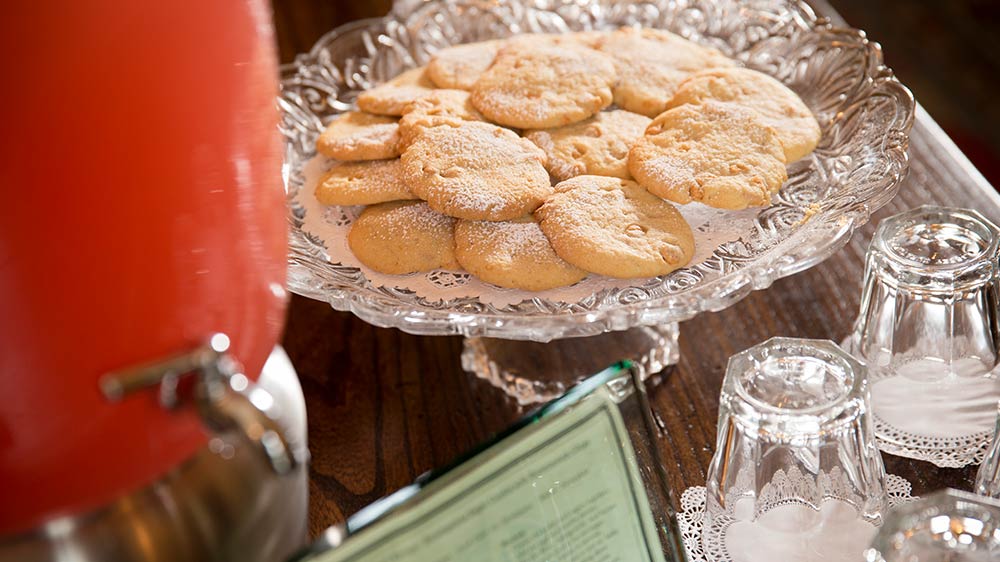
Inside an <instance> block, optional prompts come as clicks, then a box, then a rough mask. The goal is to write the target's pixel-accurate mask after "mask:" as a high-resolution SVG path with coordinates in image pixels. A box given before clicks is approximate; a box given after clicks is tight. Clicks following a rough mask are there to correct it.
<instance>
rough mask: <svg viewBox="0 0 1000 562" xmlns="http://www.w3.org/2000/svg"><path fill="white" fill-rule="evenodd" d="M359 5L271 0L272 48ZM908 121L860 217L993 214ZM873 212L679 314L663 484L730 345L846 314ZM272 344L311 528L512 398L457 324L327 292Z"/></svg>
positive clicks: (297, 45) (946, 478)
mask: <svg viewBox="0 0 1000 562" xmlns="http://www.w3.org/2000/svg"><path fill="white" fill-rule="evenodd" d="M387 9H388V2H385V1H380V2H375V3H371V4H359V3H354V4H352V3H348V2H319V1H315V2H312V1H307V0H275V21H276V27H277V30H278V39H279V45H280V48H281V56H282V60H284V61H289V60H291V59H292V58H294V54H295V53H297V52H302V51H306V50H308V49H309V47H310V46H311V45H312V43H313V42H314V41H315V40H316V39H317V38H318V37H319V36H320V35H322V34H323V33H325V32H326V31H328V30H330V29H332V28H333V27H335V26H336V25H338V24H340V23H343V22H344V21H347V20H351V19H357V18H361V17H369V16H376V15H379V14H381V13H384V12H385V11H386V10H387ZM938 134H940V133H939V132H938V131H936V130H935V126H934V125H933V124H929V123H927V122H926V121H921V122H918V124H917V126H916V127H915V129H914V133H913V137H912V139H911V150H910V154H911V161H912V164H911V170H910V174H909V176H908V178H907V179H906V180H905V181H904V183H903V186H902V188H901V190H900V194H899V196H897V197H896V199H895V200H894V201H893V202H892V203H891V204H890V205H889V206H888V207H887V208H886V209H883V210H882V211H880V212H878V213H876V214H875V216H874V217H873V222H877V221H878V220H879V219H881V218H884V217H885V216H888V215H890V214H893V213H896V212H899V211H901V210H904V209H908V208H911V207H914V206H918V205H921V204H927V203H937V204H951V205H961V206H967V207H973V208H977V209H979V210H981V211H982V212H983V213H984V214H986V215H987V216H988V217H989V218H991V219H993V220H1000V206H998V203H997V201H998V199H997V198H996V196H995V193H993V192H992V190H991V189H990V188H989V186H988V185H987V184H985V182H984V181H983V180H982V178H981V177H978V176H977V175H976V174H975V173H971V174H970V168H968V167H967V164H963V163H962V161H961V159H959V160H958V161H956V160H955V159H953V158H952V152H950V151H953V150H954V148H953V145H950V144H949V143H948V142H943V143H942V141H941V140H940V138H939V137H937V136H935V135H938ZM873 231H874V226H873V224H869V225H867V226H866V227H865V228H863V229H862V230H860V231H859V232H857V233H856V234H855V236H854V238H853V239H852V240H851V242H850V243H849V245H848V246H847V247H845V248H844V249H843V250H841V251H839V252H838V253H837V254H835V255H834V256H833V257H831V258H830V259H828V260H827V261H826V262H824V263H822V264H820V265H818V266H816V267H814V268H812V269H810V270H809V271H806V272H804V273H801V274H798V275H795V276H793V277H790V278H786V279H783V280H780V281H778V282H777V283H775V284H774V285H773V286H772V287H771V288H769V289H767V290H764V291H758V292H755V293H752V294H751V295H750V296H748V297H747V298H746V299H744V300H743V301H741V302H739V303H738V304H736V305H734V306H732V307H731V308H729V309H727V310H725V311H722V312H717V313H707V314H702V315H700V316H698V317H697V318H695V319H693V320H690V321H688V322H685V323H683V324H681V338H680V345H681V359H680V362H679V364H678V365H676V366H673V367H670V368H668V369H667V370H665V371H664V372H663V373H660V374H659V375H657V376H655V377H653V378H652V379H651V380H650V381H648V393H649V398H650V401H651V405H652V409H653V415H654V418H655V420H656V423H657V425H658V426H659V430H660V431H659V435H657V436H656V438H657V442H658V445H659V449H660V456H661V458H662V459H663V460H664V464H665V469H666V474H667V477H668V480H669V484H670V486H671V487H672V488H673V490H674V491H675V493H676V494H677V495H679V494H680V492H681V491H682V490H684V489H685V488H687V487H689V486H695V485H703V484H704V481H705V471H706V469H707V467H708V464H709V461H710V459H711V456H712V451H713V447H714V441H715V423H716V416H717V409H718V394H719V388H720V384H721V381H722V375H723V370H724V368H725V365H726V361H727V359H728V357H729V356H730V355H732V354H733V353H736V352H739V351H741V350H743V349H745V348H747V347H749V346H752V345H754V344H756V343H758V342H760V341H763V340H765V339H767V338H769V337H771V336H779V335H780V336H798V337H810V338H828V339H833V340H835V341H839V340H841V339H842V338H844V337H845V336H846V335H847V334H848V332H849V330H850V327H851V323H852V322H853V319H854V316H855V314H856V313H857V307H858V300H859V297H860V284H861V277H862V267H863V257H864V253H865V249H866V247H867V245H868V243H869V241H870V239H871V235H872V232H873ZM284 346H285V349H286V350H287V351H288V354H289V355H290V356H291V359H292V361H293V363H294V365H295V367H296V369H297V370H298V373H299V377H300V378H301V381H302V387H303V390H304V392H305V396H306V404H307V408H308V416H309V442H310V449H311V451H312V465H311V485H310V494H311V500H310V520H311V522H310V528H311V532H312V533H313V535H316V534H317V533H319V532H320V531H322V530H323V529H324V528H326V527H327V526H330V525H333V524H337V523H340V522H343V521H344V519H345V517H346V516H349V515H350V514H352V513H354V512H355V511H357V510H358V509H360V508H361V507H363V506H364V505H366V504H368V503H370V502H372V501H374V500H376V499H378V498H380V497H382V496H385V495H386V494H389V493H391V492H393V491H395V490H396V489H398V488H400V487H402V486H404V485H406V484H408V483H409V482H411V481H412V480H413V479H414V478H415V477H416V476H418V475H419V474H421V473H422V472H424V471H426V470H428V469H431V468H434V467H440V466H442V465H445V464H447V463H448V462H449V461H451V460H452V459H454V458H455V457H457V456H458V455H460V454H461V453H463V452H464V451H467V450H469V449H470V448H472V447H474V446H475V445H476V444H477V443H480V442H482V441H483V440H485V439H487V438H489V437H490V436H491V435H493V434H494V433H496V432H498V431H500V430H502V429H503V428H504V427H505V426H506V425H508V424H509V423H511V422H512V421H513V420H515V419H516V418H518V417H519V416H520V415H521V414H523V411H522V410H520V409H519V408H518V407H517V405H516V404H515V403H514V402H513V401H512V400H511V399H509V398H508V397H507V396H506V395H504V394H503V393H502V392H500V391H499V390H497V389H495V388H493V387H492V386H490V385H488V384H486V383H484V382H482V381H480V380H478V379H476V378H475V377H473V376H471V375H469V374H467V373H465V372H464V371H463V370H462V368H461V365H460V362H459V353H460V351H461V349H462V340H461V338H458V337H424V336H414V335H409V334H405V333H403V332H400V331H398V330H390V329H381V328H375V327H372V326H370V325H368V324H366V323H365V322H363V321H361V320H359V319H357V318H356V317H354V316H353V315H352V314H350V313H346V312H337V311H335V310H333V309H331V308H330V306H329V305H328V304H325V303H321V302H317V301H313V300H309V299H305V298H302V297H298V296H295V297H293V298H292V301H291V306H290V309H289V316H288V325H287V329H286V334H285V338H284ZM885 461H886V468H887V469H888V471H889V472H890V473H894V474H898V475H900V476H903V477H905V478H907V479H908V480H909V481H910V482H912V483H913V485H914V492H915V493H916V494H921V493H926V492H928V491H931V490H935V489H938V488H941V487H945V486H952V487H958V488H966V489H967V488H969V487H970V486H971V480H972V478H973V476H974V471H975V469H974V468H966V469H962V470H953V469H952V470H949V469H939V468H936V467H934V466H933V465H931V464H929V463H924V462H918V461H912V460H908V459H903V458H898V457H893V456H889V455H885Z"/></svg>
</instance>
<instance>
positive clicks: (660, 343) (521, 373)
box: [462, 323, 678, 406]
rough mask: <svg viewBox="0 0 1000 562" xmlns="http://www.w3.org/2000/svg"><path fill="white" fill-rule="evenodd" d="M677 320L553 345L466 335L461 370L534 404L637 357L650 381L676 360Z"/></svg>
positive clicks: (551, 397)
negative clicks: (468, 336)
mask: <svg viewBox="0 0 1000 562" xmlns="http://www.w3.org/2000/svg"><path fill="white" fill-rule="evenodd" d="M677 335H678V327H677V324H676V323H673V324H664V325H661V326H644V327H642V328H633V329H631V330H625V331H621V332H608V333H606V334H601V335H598V336H590V337H585V338H567V339H562V340H555V341H551V342H548V343H538V342H529V341H520V340H504V339H495V338H465V348H464V349H463V350H462V368H464V369H465V370H466V371H468V372H470V373H472V374H474V375H475V376H477V377H479V378H481V379H483V380H485V381H487V382H489V383H490V384H492V385H493V386H495V387H497V388H499V389H501V390H503V391H504V392H505V393H507V395H509V396H511V397H512V398H514V399H515V400H517V402H518V404H521V405H522V406H523V405H529V404H537V403H540V402H546V401H548V400H552V399H554V398H556V397H558V396H559V395H561V394H563V393H564V392H566V390H568V389H569V388H570V387H572V386H573V385H574V384H576V383H577V382H579V381H581V380H583V379H585V378H587V377H589V376H590V375H593V374H594V373H597V372H599V371H600V370H602V369H604V368H606V367H608V366H610V365H612V364H613V363H615V362H616V361H621V360H623V359H629V360H631V361H633V362H634V363H635V365H636V367H637V368H638V369H639V372H640V374H641V376H642V379H643V380H645V379H646V378H647V377H648V376H649V375H652V374H655V373H658V372H660V371H661V370H663V368H664V367H666V366H667V365H673V364H676V363H677V358H678V347H677Z"/></svg>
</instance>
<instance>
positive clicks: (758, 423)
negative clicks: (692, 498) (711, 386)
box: [706, 338, 886, 553]
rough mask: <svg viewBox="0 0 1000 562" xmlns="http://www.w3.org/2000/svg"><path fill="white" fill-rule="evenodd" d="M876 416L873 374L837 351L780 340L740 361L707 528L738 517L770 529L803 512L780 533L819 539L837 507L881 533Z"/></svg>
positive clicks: (722, 418)
mask: <svg viewBox="0 0 1000 562" xmlns="http://www.w3.org/2000/svg"><path fill="white" fill-rule="evenodd" d="M868 411H869V393H868V382H867V374H866V370H865V368H864V366H863V365H862V364H861V363H860V362H858V361H857V360H855V359H854V358H852V357H851V356H850V355H848V354H847V353H846V352H844V351H843V350H842V349H840V347H838V346H837V345H836V344H834V343H833V342H829V341H822V340H803V339H793V338H774V339H771V340H768V341H766V342H764V343H762V344H760V345H757V346H755V347H752V348H750V349H748V350H746V351H744V352H742V353H739V354H737V355H734V356H733V357H732V358H731V359H730V360H729V366H728V368H727V371H726V377H725V380H724V382H723V387H722V395H721V398H720V405H719V429H718V438H717V446H716V452H715V456H714V457H713V459H712V463H711V465H710V466H709V470H708V482H707V485H706V489H707V490H706V491H707V496H708V497H707V502H706V517H707V518H708V520H707V521H706V527H710V526H711V525H713V524H714V523H716V521H714V520H716V519H726V518H730V519H731V518H734V517H735V518H744V519H747V520H749V521H757V520H761V521H764V520H765V519H764V518H763V516H764V514H765V513H767V512H768V511H770V510H772V509H775V508H777V507H782V506H789V505H792V504H795V505H797V506H804V507H806V508H808V509H796V510H795V516H794V518H795V520H794V521H788V520H787V519H781V521H780V524H781V525H792V526H794V527H795V528H796V529H798V530H801V531H805V530H809V529H812V530H815V529H816V527H817V526H819V525H821V524H822V521H823V520H824V517H825V516H826V515H825V512H823V509H822V504H823V503H824V502H826V501H827V500H830V499H836V500H840V502H843V503H846V504H848V505H849V506H853V508H854V510H849V511H851V517H852V518H855V517H857V518H860V519H862V520H863V521H865V522H868V523H871V524H873V525H877V524H878V523H879V522H881V518H882V512H883V510H884V509H885V506H886V495H885V469H884V467H883V465H882V458H881V456H880V455H879V452H878V450H877V449H876V448H875V443H874V436H873V432H872V426H871V421H870V419H869V417H868ZM855 511H856V515H855V513H854V512H855ZM864 540H865V543H862V544H861V545H860V546H859V547H858V550H857V552H858V553H860V552H861V550H862V549H863V548H864V544H866V542H867V538H865V539H864Z"/></svg>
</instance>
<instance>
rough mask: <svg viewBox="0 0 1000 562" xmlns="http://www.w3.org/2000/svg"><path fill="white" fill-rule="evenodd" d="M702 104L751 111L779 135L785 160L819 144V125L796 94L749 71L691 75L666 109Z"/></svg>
mask: <svg viewBox="0 0 1000 562" xmlns="http://www.w3.org/2000/svg"><path fill="white" fill-rule="evenodd" d="M705 100H716V101H722V102H731V103H735V104H738V105H741V106H743V107H746V108H749V109H752V110H754V111H756V112H757V113H759V114H760V115H761V117H763V119H762V120H763V121H764V123H765V124H767V125H769V126H771V127H772V128H773V129H774V130H775V132H777V133H778V140H779V141H780V142H781V146H782V148H783V149H784V151H785V160H786V161H788V162H793V161H795V160H798V159H799V158H802V157H803V156H805V155H806V154H809V153H810V152H812V151H813V149H814V148H816V144H817V143H818V142H819V138H820V134H821V133H820V130H819V123H817V122H816V118H815V117H814V116H813V114H812V112H811V111H809V108H808V107H806V104H804V103H802V99H800V98H799V96H798V95H796V93H795V92H793V91H791V90H790V89H788V87H787V86H785V85H784V84H782V83H781V82H779V81H777V80H775V79H774V78H772V77H770V76H768V75H767V74H764V73H762V72H757V71H756V70H750V69H748V68H718V69H714V70H706V71H703V72H699V73H697V74H694V75H692V76H691V77H690V78H688V79H687V80H685V81H684V82H683V83H682V84H681V85H680V87H679V88H678V89H677V93H675V94H674V97H673V99H671V100H670V103H668V104H667V107H668V108H672V107H677V106H679V105H684V104H686V103H690V104H699V103H702V102H704V101H705Z"/></svg>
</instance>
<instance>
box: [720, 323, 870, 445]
mask: <svg viewBox="0 0 1000 562" xmlns="http://www.w3.org/2000/svg"><path fill="white" fill-rule="evenodd" d="M775 352H777V353H775ZM776 357H777V358H794V357H802V358H814V359H819V360H820V361H825V362H832V363H833V364H834V365H835V366H836V367H837V368H838V369H840V370H842V371H843V372H844V374H845V378H844V381H843V386H842V388H840V389H838V391H837V392H836V394H835V395H834V396H832V397H831V398H829V399H826V400H824V401H823V402H822V403H821V404H816V405H811V406H806V407H794V408H790V407H781V406H777V405H775V404H773V403H771V402H768V401H765V400H763V399H761V398H759V397H756V396H754V395H753V394H751V393H750V392H748V391H747V389H746V388H745V386H744V381H743V379H744V377H745V375H746V374H747V373H748V372H752V371H755V370H757V369H758V368H759V367H760V365H761V364H762V363H763V362H764V361H766V360H768V359H772V358H776ZM722 386H723V387H722V390H723V396H722V406H723V407H725V408H726V409H728V410H729V413H730V414H735V415H736V417H738V418H742V417H743V416H742V414H749V413H751V412H752V413H753V414H754V417H755V418H756V420H757V421H756V422H755V423H754V424H753V425H756V426H757V427H758V428H760V429H765V430H767V429H772V428H774V427H775V426H776V425H784V424H782V423H781V422H784V421H791V422H796V423H801V422H802V421H804V420H808V421H811V422H814V425H815V426H816V431H815V432H814V431H808V432H806V431H803V432H801V433H799V434H798V435H797V436H805V435H811V434H812V433H818V432H822V431H823V430H824V429H829V428H830V427H831V426H832V425H840V424H843V423H851V422H853V421H854V420H856V419H857V418H858V417H859V416H861V415H862V414H864V413H865V412H867V411H868V404H867V401H866V396H867V389H868V374H867V368H866V366H865V364H864V363H863V362H862V361H860V360H859V359H857V358H855V357H854V356H852V355H851V354H849V353H848V352H847V351H846V350H844V349H843V348H841V347H840V346H839V345H837V344H836V343H834V342H833V341H831V340H824V339H808V338H792V337H780V336H778V337H772V338H769V339H767V340H765V341H763V342H761V343H759V344H756V345H754V346H752V347H750V348H748V349H746V350H744V351H742V352H740V353H737V354H735V355H733V356H732V357H730V359H729V363H728V365H727V368H726V375H725V378H724V381H723V385H722ZM852 405H857V407H855V408H852V407H851V406H852ZM845 415H846V419H845ZM744 421H745V420H744Z"/></svg>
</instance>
